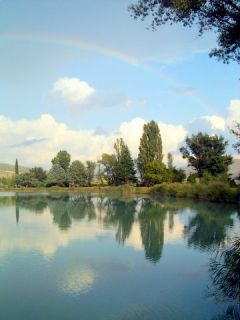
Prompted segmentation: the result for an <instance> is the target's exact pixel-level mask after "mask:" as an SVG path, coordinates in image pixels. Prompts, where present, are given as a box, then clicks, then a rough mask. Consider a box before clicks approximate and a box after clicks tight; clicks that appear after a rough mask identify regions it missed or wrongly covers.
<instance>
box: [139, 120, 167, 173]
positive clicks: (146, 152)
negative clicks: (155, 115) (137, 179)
mask: <svg viewBox="0 0 240 320" xmlns="http://www.w3.org/2000/svg"><path fill="white" fill-rule="evenodd" d="M162 159H163V154H162V138H161V134H160V130H159V127H158V124H157V123H156V122H155V121H153V120H152V121H151V122H149V123H147V124H144V126H143V134H142V137H141V139H140V146H139V154H138V159H137V164H138V169H139V172H140V175H141V178H143V176H144V171H145V168H146V165H147V164H148V163H149V162H154V161H156V162H160V163H162Z"/></svg>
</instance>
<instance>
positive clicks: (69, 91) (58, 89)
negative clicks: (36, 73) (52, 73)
mask: <svg viewBox="0 0 240 320" xmlns="http://www.w3.org/2000/svg"><path fill="white" fill-rule="evenodd" d="M52 91H53V93H55V94H57V95H59V96H60V97H61V98H63V99H64V100H66V101H67V102H70V103H73V104H75V103H80V102H83V101H86V99H88V98H89V97H90V96H91V95H92V94H93V93H94V92H95V89H93V88H92V87H90V85H89V84H88V83H87V82H85V81H81V80H80V79H78V78H60V79H58V80H57V81H56V82H55V83H54V86H53V90H52Z"/></svg>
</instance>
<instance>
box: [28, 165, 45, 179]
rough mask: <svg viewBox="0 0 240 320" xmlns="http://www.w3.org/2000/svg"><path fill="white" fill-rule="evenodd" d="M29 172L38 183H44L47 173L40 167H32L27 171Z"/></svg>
mask: <svg viewBox="0 0 240 320" xmlns="http://www.w3.org/2000/svg"><path fill="white" fill-rule="evenodd" d="M29 172H30V173H31V174H32V175H33V177H34V178H35V179H37V180H38V181H39V182H45V181H46V179H47V173H46V171H45V170H43V168H41V167H34V168H32V169H30V170H29Z"/></svg>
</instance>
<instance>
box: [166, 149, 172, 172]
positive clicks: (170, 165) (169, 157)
mask: <svg viewBox="0 0 240 320" xmlns="http://www.w3.org/2000/svg"><path fill="white" fill-rule="evenodd" d="M167 166H168V169H172V168H173V155H172V154H171V153H170V152H169V153H168V154H167Z"/></svg>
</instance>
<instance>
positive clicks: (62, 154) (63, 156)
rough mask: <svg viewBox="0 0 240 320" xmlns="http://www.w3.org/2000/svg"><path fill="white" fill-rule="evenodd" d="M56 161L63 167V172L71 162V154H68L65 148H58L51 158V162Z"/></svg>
mask: <svg viewBox="0 0 240 320" xmlns="http://www.w3.org/2000/svg"><path fill="white" fill-rule="evenodd" d="M56 162H58V163H59V164H60V166H61V167H62V168H63V170H64V171H65V172H67V170H68V168H69V166H70V162H71V156H70V154H69V153H68V152H67V151H65V150H60V151H59V152H58V153H57V155H56V157H55V158H53V159H52V164H55V163H56Z"/></svg>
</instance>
